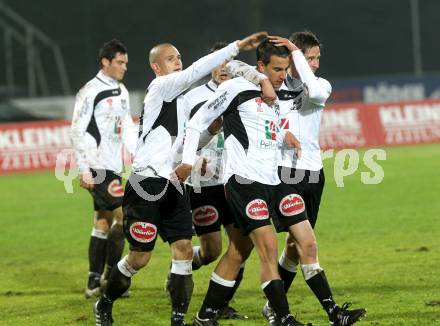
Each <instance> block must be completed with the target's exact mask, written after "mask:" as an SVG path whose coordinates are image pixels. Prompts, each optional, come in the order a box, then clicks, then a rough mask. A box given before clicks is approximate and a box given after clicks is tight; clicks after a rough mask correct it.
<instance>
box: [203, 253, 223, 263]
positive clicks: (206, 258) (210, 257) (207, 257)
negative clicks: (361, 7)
mask: <svg viewBox="0 0 440 326" xmlns="http://www.w3.org/2000/svg"><path fill="white" fill-rule="evenodd" d="M218 256H220V250H216V249H211V250H209V251H206V252H205V254H204V256H203V262H204V263H205V265H208V264H209V263H212V262H213V261H214V260H216V259H217V258H218Z"/></svg>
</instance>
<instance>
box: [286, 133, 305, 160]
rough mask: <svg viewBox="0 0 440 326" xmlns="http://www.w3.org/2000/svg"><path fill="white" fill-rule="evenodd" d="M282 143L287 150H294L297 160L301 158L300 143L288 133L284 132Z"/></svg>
mask: <svg viewBox="0 0 440 326" xmlns="http://www.w3.org/2000/svg"><path fill="white" fill-rule="evenodd" d="M284 142H285V143H286V145H287V148H292V147H293V148H296V155H297V156H298V158H301V143H300V142H299V140H298V138H296V137H295V136H294V135H293V134H292V133H291V132H290V131H288V132H286V134H285V135H284Z"/></svg>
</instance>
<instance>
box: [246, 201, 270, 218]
mask: <svg viewBox="0 0 440 326" xmlns="http://www.w3.org/2000/svg"><path fill="white" fill-rule="evenodd" d="M246 215H247V216H248V217H249V218H251V219H253V220H265V219H267V218H269V209H268V208H267V204H266V202H265V201H264V200H262V199H254V200H252V201H251V202H250V203H249V204H247V206H246Z"/></svg>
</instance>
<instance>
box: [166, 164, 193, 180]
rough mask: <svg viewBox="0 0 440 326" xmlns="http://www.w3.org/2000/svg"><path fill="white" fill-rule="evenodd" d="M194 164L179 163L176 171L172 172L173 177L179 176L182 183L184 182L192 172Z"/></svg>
mask: <svg viewBox="0 0 440 326" xmlns="http://www.w3.org/2000/svg"><path fill="white" fill-rule="evenodd" d="M191 170H192V165H189V164H184V163H181V164H179V165H178V166H177V167H176V169H175V170H174V172H173V173H172V174H171V178H174V179H175V178H177V180H179V182H180V183H184V182H185V180H186V179H188V177H189V175H190V174H191Z"/></svg>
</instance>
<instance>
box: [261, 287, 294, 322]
mask: <svg viewBox="0 0 440 326" xmlns="http://www.w3.org/2000/svg"><path fill="white" fill-rule="evenodd" d="M263 291H264V294H266V297H267V299H268V300H269V304H270V306H271V307H272V309H273V310H274V311H275V313H276V314H277V315H278V316H279V317H280V318H281V320H283V319H285V318H287V317H288V316H289V315H290V311H289V303H288V302H287V297H286V292H284V285H283V281H282V280H272V281H270V282H269V284H268V285H266V287H265V288H264V289H263Z"/></svg>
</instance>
